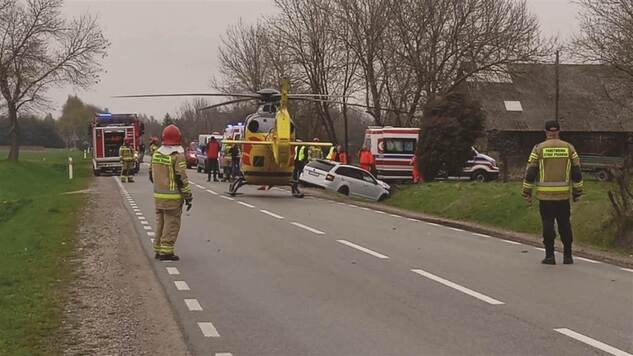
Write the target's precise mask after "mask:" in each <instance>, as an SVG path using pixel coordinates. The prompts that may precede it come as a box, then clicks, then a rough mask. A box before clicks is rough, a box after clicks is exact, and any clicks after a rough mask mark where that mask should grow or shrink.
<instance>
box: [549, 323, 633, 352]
mask: <svg viewBox="0 0 633 356" xmlns="http://www.w3.org/2000/svg"><path fill="white" fill-rule="evenodd" d="M554 331H556V332H559V333H561V334H563V335H566V336H569V337H571V338H572V339H576V340H578V341H580V342H583V343H585V344H587V345H590V346H593V347H595V348H596V349H598V350H602V351H604V352H606V353H610V354H611V355H615V356H633V355H631V354H630V353H628V352H624V351H622V350H619V349H616V348H615V347H613V346H610V345H607V344H605V343H603V342H600V341H598V340H596V339H592V338H590V337H589V336H585V335H582V334H579V333H577V332H575V331H573V330H569V329H567V328H559V329H554Z"/></svg>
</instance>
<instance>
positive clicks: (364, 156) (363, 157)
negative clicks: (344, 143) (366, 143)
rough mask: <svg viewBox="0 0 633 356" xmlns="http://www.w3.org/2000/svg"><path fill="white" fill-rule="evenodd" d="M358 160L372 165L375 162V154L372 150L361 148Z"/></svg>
mask: <svg viewBox="0 0 633 356" xmlns="http://www.w3.org/2000/svg"><path fill="white" fill-rule="evenodd" d="M358 160H359V162H360V164H361V165H367V166H370V165H372V164H374V155H373V154H371V151H370V150H367V149H361V150H360V152H358Z"/></svg>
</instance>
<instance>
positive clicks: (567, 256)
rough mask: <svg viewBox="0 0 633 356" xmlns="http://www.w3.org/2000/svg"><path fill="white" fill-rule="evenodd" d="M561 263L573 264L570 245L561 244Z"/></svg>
mask: <svg viewBox="0 0 633 356" xmlns="http://www.w3.org/2000/svg"><path fill="white" fill-rule="evenodd" d="M563 264H566V265H572V264H574V258H573V257H572V256H571V246H570V245H564V246H563Z"/></svg>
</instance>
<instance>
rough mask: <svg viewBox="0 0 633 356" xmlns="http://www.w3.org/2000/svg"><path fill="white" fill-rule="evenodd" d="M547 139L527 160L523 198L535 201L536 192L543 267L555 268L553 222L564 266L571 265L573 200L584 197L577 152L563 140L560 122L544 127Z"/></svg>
mask: <svg viewBox="0 0 633 356" xmlns="http://www.w3.org/2000/svg"><path fill="white" fill-rule="evenodd" d="M545 135H546V137H547V139H546V140H545V141H543V142H541V143H539V144H538V145H536V146H534V149H533V150H532V153H531V154H530V158H529V159H528V164H527V169H526V173H525V180H524V182H523V193H522V196H523V198H524V199H526V200H527V201H528V202H531V201H532V191H533V190H536V198H537V199H538V200H539V210H540V214H541V220H542V222H543V245H545V259H544V260H543V261H542V262H543V263H544V264H548V265H554V264H556V260H555V258H554V239H555V238H556V232H555V231H554V222H556V224H557V225H558V233H559V234H560V239H561V241H562V242H563V263H564V264H572V263H574V260H573V258H572V253H571V245H572V241H573V236H572V228H571V222H570V215H571V207H570V202H569V201H570V199H573V200H574V201H577V200H578V199H580V196H581V195H582V194H583V190H582V189H583V181H582V173H581V170H580V159H579V157H578V153H577V152H576V150H575V149H574V146H572V145H571V144H570V143H568V142H565V141H563V140H561V139H560V125H559V123H558V122H557V121H548V122H547V123H546V124H545Z"/></svg>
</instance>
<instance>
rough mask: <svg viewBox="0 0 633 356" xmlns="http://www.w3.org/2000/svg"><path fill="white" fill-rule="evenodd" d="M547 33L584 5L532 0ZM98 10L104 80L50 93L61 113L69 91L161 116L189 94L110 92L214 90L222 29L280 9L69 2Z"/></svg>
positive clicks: (116, 108)
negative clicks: (105, 42)
mask: <svg viewBox="0 0 633 356" xmlns="http://www.w3.org/2000/svg"><path fill="white" fill-rule="evenodd" d="M528 5H529V7H530V10H531V11H533V12H534V13H535V14H536V15H537V16H538V18H539V19H540V21H541V28H542V31H543V33H544V34H545V35H560V36H561V37H563V38H565V37H567V36H569V34H571V33H573V32H574V31H576V27H577V20H576V13H577V7H576V5H574V4H573V3H572V1H571V0H528ZM86 11H88V12H90V13H93V14H96V15H97V16H98V18H99V21H100V23H101V25H102V28H103V30H104V34H105V36H106V37H107V38H108V39H109V40H110V42H111V43H112V45H111V47H110V49H109V55H108V57H107V58H106V59H105V62H104V68H105V70H106V72H105V73H104V74H103V76H102V80H101V83H100V84H98V85H96V86H94V87H92V88H91V89H89V90H88V91H81V90H75V89H73V88H63V89H55V90H51V91H50V92H49V98H50V99H51V100H52V102H53V107H54V108H55V109H57V110H56V111H57V113H56V114H55V115H54V116H57V115H59V111H60V108H61V105H62V104H63V103H64V101H65V100H66V97H67V95H69V94H77V95H79V96H80V97H81V98H82V99H83V100H84V101H85V102H88V103H91V104H95V105H97V106H100V107H107V108H109V109H110V111H111V112H117V113H123V112H128V113H146V114H148V115H154V116H155V117H157V118H162V117H163V116H164V114H165V113H166V112H171V113H174V112H175V111H176V110H177V108H178V106H179V105H180V103H182V99H125V100H124V99H111V98H110V96H112V95H117V94H131V93H158V92H195V91H210V90H211V89H210V88H209V80H210V78H211V77H212V76H213V75H214V74H216V73H217V72H216V68H217V48H218V45H219V43H220V35H221V34H222V33H223V32H224V30H225V29H226V28H227V26H229V25H230V24H233V23H235V22H237V21H238V19H239V18H240V17H241V18H242V19H244V21H245V22H253V21H255V20H256V19H257V18H259V17H260V16H262V15H266V14H272V13H274V12H275V9H274V6H273V1H272V0H230V1H226V0H225V1H218V0H198V1H180V0H178V1H176V0H172V1H151V0H136V1H126V0H112V1H104V0H92V1H91V0H84V1H66V2H65V5H64V12H65V15H66V16H76V15H79V14H81V13H85V12H86Z"/></svg>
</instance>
